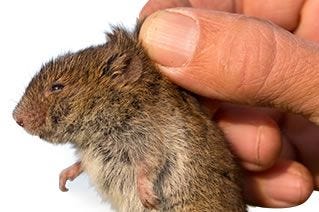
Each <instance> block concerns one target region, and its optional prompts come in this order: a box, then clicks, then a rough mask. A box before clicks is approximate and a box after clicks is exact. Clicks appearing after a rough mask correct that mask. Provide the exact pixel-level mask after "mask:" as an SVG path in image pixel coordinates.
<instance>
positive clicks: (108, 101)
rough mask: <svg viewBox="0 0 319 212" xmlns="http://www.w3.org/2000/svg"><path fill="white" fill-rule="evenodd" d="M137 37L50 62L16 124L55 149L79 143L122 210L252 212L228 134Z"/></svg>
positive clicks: (119, 35) (85, 164)
mask: <svg viewBox="0 0 319 212" xmlns="http://www.w3.org/2000/svg"><path fill="white" fill-rule="evenodd" d="M138 31H139V30H138V28H137V29H136V31H135V33H129V32H127V31H126V30H124V29H122V28H115V29H114V30H113V33H111V34H108V40H107V43H106V44H103V45H99V46H94V47H90V48H87V49H84V50H81V51H79V52H76V53H69V54H66V55H64V56H60V57H58V58H57V59H55V60H52V61H50V62H49V63H47V64H46V65H45V66H44V67H43V68H42V69H41V70H40V72H39V73H38V74H37V75H36V76H35V77H34V78H33V79H32V81H31V82H30V84H29V86H28V87H27V89H26V91H25V94H24V96H23V97H22V99H21V101H20V102H19V104H18V105H17V107H16V109H15V111H14V118H15V119H16V120H17V122H18V123H19V124H20V125H22V126H23V127H24V128H25V129H26V130H27V131H28V132H29V133H31V134H35V135H38V136H40V137H41V138H42V139H44V140H46V141H48V142H51V143H56V144H60V143H66V142H70V143H72V144H73V145H74V147H75V148H76V149H77V151H78V154H79V157H80V159H81V166H82V168H83V170H84V171H86V172H87V173H88V174H89V176H90V177H91V179H92V181H93V183H94V185H95V186H96V188H97V190H98V191H99V192H100V194H101V196H102V197H103V198H104V199H106V200H110V201H111V203H112V204H113V206H114V208H116V209H117V210H119V211H148V210H155V209H158V210H161V211H223V212H224V211H238V212H240V211H246V206H245V203H244V201H243V196H242V191H241V179H240V169H239V167H238V165H237V163H236V162H235V159H234V157H233V155H232V154H231V153H230V151H229V149H228V147H227V144H226V142H225V139H224V138H223V136H222V133H221V131H220V130H219V129H218V128H217V126H216V125H215V124H214V123H212V122H211V121H210V120H209V119H208V118H207V116H206V115H205V114H204V113H203V112H202V110H201V109H200V105H199V103H198V101H197V100H196V99H195V98H194V97H193V95H192V94H190V93H189V92H187V91H185V90H183V89H182V88H179V87H177V86H175V85H173V84H172V83H170V82H169V81H168V80H166V79H165V78H164V77H162V76H161V75H160V74H159V72H158V70H157V69H156V67H155V66H154V64H153V63H152V62H151V61H150V59H149V58H148V56H147V54H146V53H145V51H144V50H143V48H142V47H141V45H140V43H139V42H138V39H137V37H138V35H137V34H138ZM69 171H70V170H69Z"/></svg>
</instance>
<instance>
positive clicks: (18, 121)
mask: <svg viewBox="0 0 319 212" xmlns="http://www.w3.org/2000/svg"><path fill="white" fill-rule="evenodd" d="M12 116H13V119H14V120H15V121H16V122H17V124H18V125H19V126H21V127H24V120H23V118H22V117H19V115H18V114H17V112H16V111H14V112H13V114H12Z"/></svg>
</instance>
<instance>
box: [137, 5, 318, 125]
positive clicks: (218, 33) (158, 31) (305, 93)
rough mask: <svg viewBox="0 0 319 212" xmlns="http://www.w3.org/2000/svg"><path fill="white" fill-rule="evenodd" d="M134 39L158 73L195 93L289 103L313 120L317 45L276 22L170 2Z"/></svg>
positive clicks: (252, 101) (241, 100) (261, 102)
mask: <svg viewBox="0 0 319 212" xmlns="http://www.w3.org/2000/svg"><path fill="white" fill-rule="evenodd" d="M140 39H141V40H142V42H143V45H144V46H145V47H146V49H147V50H148V53H149V55H150V57H151V58H152V59H153V60H154V61H156V62H157V63H158V64H160V65H159V67H160V69H161V71H162V72H163V74H164V75H166V76H167V77H168V78H170V79H171V80H172V81H173V82H175V83H177V84H179V85H181V86H182V87H185V88H187V89H189V90H191V91H193V92H195V93H197V94H199V95H202V96H205V97H208V98H217V99H220V100H225V101H232V102H239V103H245V104H253V105H272V106H275V107H278V108H280V109H284V110H287V109H290V110H291V111H293V112H296V113H303V114H304V115H306V116H310V118H311V119H312V120H313V121H317V123H319V118H318V116H319V115H318V113H319V111H318V108H319V99H318V98H317V96H319V82H318V81H319V76H318V75H319V72H318V71H317V70H318V69H317V66H318V64H319V48H318V46H316V45H313V44H311V43H308V42H305V41H303V40H301V39H298V38H297V37H296V36H293V35H292V34H290V33H288V32H287V31H284V30H282V29H281V28H278V27H276V26H274V25H272V24H270V23H268V22H263V21H260V20H256V19H252V18H247V17H245V16H242V15H234V14H227V13H219V12H214V11H207V10H198V9H189V8H175V9H169V10H165V11H161V12H157V13H155V14H153V15H152V16H150V17H149V18H148V19H147V20H146V21H145V23H144V24H143V26H142V29H141V33H140ZM305 73H306V74H305Z"/></svg>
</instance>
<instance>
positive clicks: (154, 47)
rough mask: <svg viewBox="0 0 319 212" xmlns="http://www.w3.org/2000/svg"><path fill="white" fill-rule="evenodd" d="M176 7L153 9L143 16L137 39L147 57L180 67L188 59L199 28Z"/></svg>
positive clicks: (170, 65) (192, 51)
mask: <svg viewBox="0 0 319 212" xmlns="http://www.w3.org/2000/svg"><path fill="white" fill-rule="evenodd" d="M187 14H188V13H185V12H183V10H179V9H170V10H165V11H160V12H157V13H155V14H153V15H151V16H150V17H149V18H147V19H146V20H145V22H144V24H143V26H142V28H141V32H140V39H141V40H142V43H143V46H144V47H146V49H147V51H148V53H149V55H150V57H151V58H152V59H153V60H154V61H155V62H157V63H159V64H160V65H163V66H167V67H181V66H184V65H185V64H187V62H188V61H190V60H191V58H192V56H193V53H194V51H195V49H196V45H197V41H198V37H199V29H198V25H197V23H196V21H195V20H194V19H193V18H192V17H190V16H188V15H187Z"/></svg>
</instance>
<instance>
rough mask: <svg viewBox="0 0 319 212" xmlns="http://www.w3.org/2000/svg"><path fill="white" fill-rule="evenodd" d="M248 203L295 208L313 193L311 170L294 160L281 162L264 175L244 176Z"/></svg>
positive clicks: (259, 173)
mask: <svg viewBox="0 0 319 212" xmlns="http://www.w3.org/2000/svg"><path fill="white" fill-rule="evenodd" d="M244 189H245V191H244V194H245V196H246V199H247V201H248V202H249V203H250V204H252V205H259V206H263V207H276V208H282V207H292V206H296V205H299V204H301V203H303V202H305V201H306V200H307V199H308V197H309V196H310V195H311V193H312V191H313V181H312V177H311V175H310V173H309V171H308V170H307V169H306V168H305V167H304V166H302V165H301V164H299V163H297V162H294V161H280V162H278V164H276V165H275V166H274V167H272V168H271V169H269V170H267V171H264V172H258V173H256V172H249V173H247V176H246V177H245V187H244Z"/></svg>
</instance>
